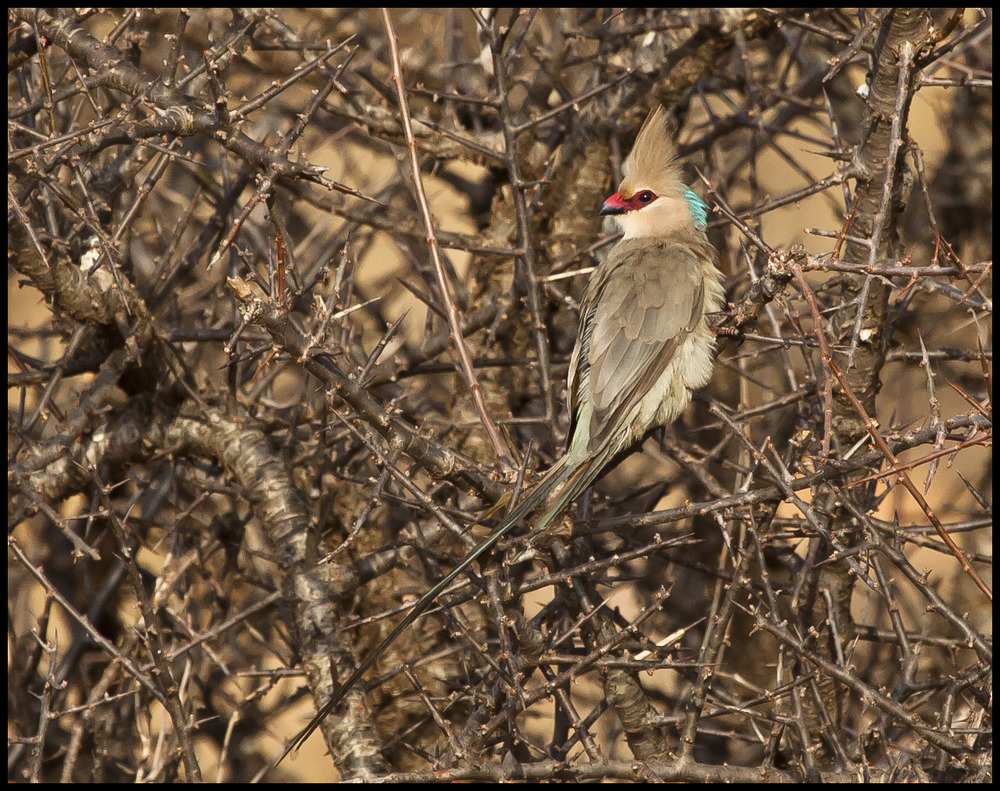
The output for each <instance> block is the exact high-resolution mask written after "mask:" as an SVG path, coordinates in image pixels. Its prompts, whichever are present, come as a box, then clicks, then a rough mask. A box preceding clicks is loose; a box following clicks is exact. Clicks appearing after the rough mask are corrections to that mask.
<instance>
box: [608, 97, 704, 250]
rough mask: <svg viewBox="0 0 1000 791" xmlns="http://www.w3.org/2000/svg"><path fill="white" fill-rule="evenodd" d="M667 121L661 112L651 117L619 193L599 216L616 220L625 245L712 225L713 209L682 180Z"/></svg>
mask: <svg viewBox="0 0 1000 791" xmlns="http://www.w3.org/2000/svg"><path fill="white" fill-rule="evenodd" d="M665 116H666V111H665V110H664V109H663V107H662V106H660V107H657V108H656V109H655V110H653V111H652V112H651V113H650V114H649V115H648V116H647V117H646V120H645V122H644V123H643V125H642V129H640V130H639V135H638V136H637V137H636V139H635V145H634V146H633V147H632V152H631V153H630V154H629V155H628V158H627V159H626V160H625V165H624V167H623V170H624V173H625V178H623V179H622V181H621V184H619V185H618V192H616V193H615V194H614V195H612V196H611V197H610V198H608V199H607V200H606V201H604V205H602V206H601V210H600V212H598V214H599V215H600V216H602V217H604V216H608V215H611V216H613V217H614V218H615V220H616V221H617V222H618V225H619V226H621V229H622V231H624V234H625V236H624V238H626V239H635V238H648V237H662V236H672V235H675V234H677V233H683V232H687V233H691V232H692V231H694V230H698V231H699V232H704V230H705V227H706V225H707V224H708V207H707V206H706V205H705V203H704V201H702V199H701V198H699V197H698V196H697V195H696V194H695V192H694V191H693V190H692V189H691V188H690V187H688V186H686V185H685V184H684V181H683V179H682V173H681V168H680V165H679V164H678V163H677V160H676V150H675V148H674V142H673V140H672V139H671V138H670V135H669V134H668V133H667V129H666V126H665V124H664V120H665Z"/></svg>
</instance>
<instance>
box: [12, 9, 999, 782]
mask: <svg viewBox="0 0 1000 791" xmlns="http://www.w3.org/2000/svg"><path fill="white" fill-rule="evenodd" d="M8 29H9V31H10V32H9V34H8V776H9V778H10V779H13V780H17V781H25V780H37V781H58V780H63V781H74V782H75V781H82V782H95V781H97V782H102V781H103V782H122V781H126V782H127V781H137V780H146V781H161V782H162V781H175V780H185V781H192V780H199V779H202V780H212V781H236V782H244V781H249V780H253V779H262V778H266V779H272V780H286V781H288V780H313V781H315V780H321V779H336V778H343V779H374V778H390V779H391V778H394V779H406V780H409V781H425V780H427V781H429V780H440V779H456V780H458V779H486V780H512V779H528V778H530V779H538V780H544V779H565V780H573V779H576V780H597V779H656V778H660V779H676V780H729V781H741V780H758V781H759V780H766V781H771V780H773V781H777V780H810V781H812V780H820V779H822V780H862V779H865V780H882V781H887V780H933V781H982V780H985V779H988V778H989V777H990V776H991V775H992V763H991V758H992V752H991V738H990V733H991V726H990V725H989V716H991V715H989V711H990V710H991V707H992V674H991V656H992V654H991V652H992V607H991V603H992V596H991V593H990V591H991V589H992V575H991V570H992V554H991V550H992V378H991V372H992V92H991V89H992V77H990V74H992V15H991V12H990V11H988V10H986V11H981V10H971V9H969V10H948V9H944V10H933V11H932V10H928V9H915V10H909V11H878V12H876V11H850V12H848V11H839V10H816V11H795V12H774V11H764V10H739V11H715V10H706V9H695V10H618V11H614V10H611V9H544V10H525V9H521V10H492V9H463V10H459V9H450V10H433V9H394V10H392V11H390V12H389V13H388V15H383V14H382V13H381V12H379V11H378V10H373V9H338V10H331V9H320V10H295V9H280V10H272V11H233V10H225V9H199V10H187V11H185V10H177V9H169V10H152V9H131V10H126V9H118V10H106V11H98V10H95V9H83V10H78V11H68V10H63V11H55V10H42V9H20V10H18V9H15V10H12V11H11V12H10V13H9V18H8ZM400 89H402V90H404V91H405V99H406V101H405V104H401V102H400ZM659 104H662V105H663V106H664V107H665V108H666V109H667V111H668V116H669V121H670V124H671V128H672V129H673V130H674V132H675V134H676V138H677V141H678V150H679V154H680V156H681V158H682V159H683V160H684V162H685V168H686V172H687V175H688V180H689V183H690V184H691V185H692V187H693V189H694V190H695V191H696V192H697V193H698V194H699V195H701V196H702V197H704V199H705V200H706V202H707V203H708V205H709V206H710V207H711V209H712V211H711V214H710V217H709V222H710V225H709V235H710V238H711V240H712V242H713V244H714V245H715V246H716V248H717V249H718V251H719V258H720V268H721V269H722V270H723V271H724V273H725V275H726V285H727V294H728V299H729V301H730V303H731V311H730V315H728V316H719V317H718V322H719V323H720V324H723V323H728V325H729V326H738V327H739V329H740V330H741V332H740V334H739V335H738V336H730V335H723V336H721V337H720V341H719V353H718V362H717V365H716V369H715V375H714V377H713V380H712V382H711V383H710V384H709V385H708V386H707V387H706V388H705V389H704V391H703V392H702V393H700V394H699V395H698V396H697V397H696V399H695V401H694V403H692V405H691V407H690V408H689V409H688V412H687V413H686V414H685V416H684V418H683V419H682V420H680V421H678V422H677V423H676V424H675V425H674V426H673V427H671V428H669V429H667V430H664V431H659V432H656V433H654V434H653V435H652V436H650V437H648V438H647V439H646V441H645V442H644V443H642V445H641V447H637V448H635V449H634V452H633V453H631V454H630V455H628V456H627V457H626V458H623V459H621V460H619V463H617V464H616V465H614V466H613V469H611V470H609V472H608V473H607V474H606V475H605V476H604V477H603V479H602V480H601V481H599V482H598V484H597V485H596V486H595V487H594V489H593V491H592V492H591V493H590V495H589V496H588V497H587V498H584V502H581V503H579V504H578V505H577V507H575V508H574V509H573V510H572V511H571V512H570V513H568V514H566V515H565V517H564V518H563V520H562V521H561V523H559V524H556V525H554V526H553V528H552V529H551V530H550V531H547V533H546V535H545V536H543V537H541V538H539V540H538V541H536V542H535V543H534V544H533V545H532V550H531V551H530V552H529V553H528V555H527V556H525V555H524V549H525V540H524V536H523V535H521V536H518V537H515V538H514V539H511V540H510V541H507V542H505V543H503V544H502V545H501V547H500V548H499V549H498V550H497V551H495V552H494V553H493V554H492V555H491V556H490V558H489V559H487V560H486V561H484V562H483V563H481V564H479V567H478V568H477V570H475V571H473V572H470V573H469V574H468V575H467V576H466V577H465V578H463V580H462V581H461V582H460V583H456V585H455V586H453V588H452V590H451V591H449V592H448V593H447V594H446V595H445V596H443V597H441V598H440V599H439V600H438V604H439V606H437V607H435V608H434V609H433V610H432V611H431V612H430V613H428V614H427V615H426V616H425V617H424V618H423V619H421V620H420V621H419V622H418V623H417V624H415V625H414V627H412V628H411V629H410V630H409V631H408V632H407V633H406V634H405V635H404V636H403V638H402V639H401V640H400V641H399V642H398V643H397V644H396V645H395V646H394V647H393V648H392V649H391V650H390V651H389V652H388V653H387V654H386V655H385V657H384V658H383V659H382V660H381V661H380V662H379V663H378V664H377V665H376V668H375V669H374V670H373V671H372V672H371V673H370V674H369V675H368V676H367V678H366V681H365V683H364V684H363V685H362V686H360V687H359V688H358V689H357V691H356V692H354V693H352V694H351V695H350V696H349V698H348V700H347V701H346V702H345V704H343V705H342V706H341V707H340V708H338V710H337V711H336V712H335V713H334V714H333V715H332V716H331V717H329V718H328V720H327V721H326V723H324V727H323V728H322V730H321V732H317V733H316V734H314V735H313V737H312V738H311V739H310V740H309V741H308V742H307V743H306V744H305V745H304V746H303V748H302V749H301V750H300V751H299V752H298V753H296V754H294V755H293V756H292V757H291V758H289V759H286V760H285V761H284V762H283V763H282V764H281V765H280V767H278V768H277V769H273V768H272V767H273V762H274V760H275V759H276V758H277V756H278V755H279V754H280V752H281V750H282V749H283V748H284V745H285V744H286V742H287V740H288V739H290V738H291V737H292V736H293V735H294V734H295V733H296V732H297V731H298V730H299V729H300V728H301V727H302V726H303V725H304V724H305V723H306V722H307V721H308V719H309V718H310V717H311V716H312V714H313V713H314V712H315V710H316V708H317V707H318V706H319V705H322V703H323V702H324V701H325V700H327V699H328V698H329V696H330V694H331V692H332V691H333V690H334V689H335V688H336V684H337V679H340V680H343V679H344V678H346V676H347V675H348V674H349V673H350V670H351V668H352V667H353V666H354V665H356V663H357V662H358V661H359V660H360V659H361V658H363V657H364V656H365V655H366V654H367V652H368V651H369V650H370V649H371V648H372V647H374V645H376V644H377V642H378V641H379V639H380V637H381V636H384V635H385V634H386V633H387V632H388V630H389V629H391V627H392V625H393V623H395V622H396V620H397V619H398V617H401V616H400V613H401V612H403V608H404V607H405V605H406V603H407V602H410V601H412V600H413V599H415V598H416V597H417V596H419V594H420V593H421V592H422V591H424V590H426V589H427V588H428V587H429V586H430V585H432V584H433V583H434V581H435V580H437V579H439V578H440V577H441V576H442V575H443V574H444V573H446V572H447V570H448V569H449V568H451V567H452V566H453V565H454V563H456V562H458V561H459V560H460V559H461V558H462V557H463V555H464V554H465V553H466V552H467V550H468V548H469V547H470V546H471V545H472V544H473V543H474V542H475V540H476V539H477V538H478V537H481V536H482V535H485V532H486V531H487V530H488V527H487V526H486V525H485V524H483V523H484V522H488V521H489V519H490V518H491V517H492V516H493V515H494V514H492V513H491V512H490V510H489V509H490V508H491V507H493V506H495V505H496V504H497V503H500V504H503V503H504V502H505V501H506V498H509V497H510V496H512V495H516V493H517V492H519V491H521V489H522V488H523V487H524V486H529V485H530V484H531V482H532V481H533V480H535V479H536V478H537V476H538V475H539V473H540V472H541V471H543V470H544V469H545V468H546V467H547V466H548V465H549V464H551V463H552V461H553V460H554V459H556V458H557V457H558V456H559V454H560V453H561V450H562V441H563V438H564V436H565V432H566V430H567V426H568V421H569V416H568V414H567V411H566V407H565V392H564V383H565V379H566V369H567V365H568V361H569V360H568V358H569V354H570V351H571V350H572V348H573V343H574V341H575V335H576V330H577V321H578V315H577V308H578V304H579V299H580V297H581V294H582V292H583V289H584V288H585V285H586V282H587V275H588V273H589V272H590V270H591V268H592V267H593V266H594V265H595V263H596V262H597V261H599V260H600V259H601V257H602V256H603V255H604V254H605V253H606V250H607V249H608V248H609V246H610V245H612V244H613V243H614V241H615V231H614V228H613V226H611V225H602V223H601V221H600V219H599V218H598V217H597V211H598V209H599V208H600V205H601V202H602V201H603V200H604V198H606V197H607V196H608V195H609V194H610V193H611V192H613V191H614V190H615V187H616V185H617V183H618V180H619V179H620V177H621V163H622V161H623V159H624V157H625V156H626V155H627V153H628V151H629V149H630V147H631V144H632V141H633V140H634V138H635V134H636V132H637V131H638V128H639V126H640V124H641V122H642V120H643V119H644V118H645V117H646V115H647V113H648V112H649V111H650V110H651V109H653V108H655V107H656V106H657V105H659ZM414 161H415V162H416V163H417V169H416V171H415V170H414V168H413V163H414ZM449 317H451V318H452V319H453V321H455V322H457V327H458V328H460V329H459V331H457V332H456V327H455V326H451V325H450V322H449ZM463 359H464V360H466V361H467V362H468V365H463V364H462V361H463ZM477 392H478V393H479V394H481V397H482V398H481V401H479V402H478V403H477V400H476V398H474V393H477ZM491 426H496V427H497V430H496V433H495V434H494V435H492V439H491V433H490V427H491Z"/></svg>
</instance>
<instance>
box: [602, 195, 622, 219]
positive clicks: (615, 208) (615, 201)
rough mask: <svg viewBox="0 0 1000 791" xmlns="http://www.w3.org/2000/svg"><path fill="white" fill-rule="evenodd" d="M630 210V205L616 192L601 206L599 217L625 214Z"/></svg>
mask: <svg viewBox="0 0 1000 791" xmlns="http://www.w3.org/2000/svg"><path fill="white" fill-rule="evenodd" d="M628 210H629V204H628V203H626V201H625V199H624V198H622V194H621V193H620V192H616V193H615V194H614V195H612V196H611V197H610V198H608V199H607V200H606V201H604V203H603V204H602V205H601V210H600V211H599V212H597V216H598V217H605V216H607V215H609V214H624V213H625V212H627V211H628Z"/></svg>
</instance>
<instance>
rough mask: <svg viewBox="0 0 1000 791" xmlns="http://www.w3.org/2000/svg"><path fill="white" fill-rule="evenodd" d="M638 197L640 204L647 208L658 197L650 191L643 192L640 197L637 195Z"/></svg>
mask: <svg viewBox="0 0 1000 791" xmlns="http://www.w3.org/2000/svg"><path fill="white" fill-rule="evenodd" d="M636 197H637V198H638V199H639V203H641V204H643V205H644V206H645V205H646V204H647V203H649V202H651V201H652V200H653V198H655V197H656V195H655V194H653V193H652V192H650V191H649V190H643V191H642V192H640V193H639V194H638V195H636Z"/></svg>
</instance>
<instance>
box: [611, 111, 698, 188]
mask: <svg viewBox="0 0 1000 791" xmlns="http://www.w3.org/2000/svg"><path fill="white" fill-rule="evenodd" d="M666 116H667V112H666V110H664V109H663V105H660V106H659V107H656V108H654V109H653V110H652V111H651V112H650V114H649V115H647V116H646V120H645V121H644V122H643V124H642V128H641V129H640V130H639V134H638V136H637V137H636V139H635V145H634V146H632V152H631V153H630V154H629V155H628V157H627V158H626V160H625V165H624V166H623V168H622V170H623V171H624V173H625V178H623V179H622V183H621V187H620V188H619V191H620V192H621V194H622V195H623V196H625V197H631V196H632V195H633V194H634V193H635V192H637V191H638V190H641V189H651V190H652V191H653V192H655V193H656V194H657V195H673V194H677V193H678V192H679V191H680V189H681V188H682V187H683V181H682V175H683V174H682V172H681V168H680V165H679V164H678V163H677V159H676V155H677V149H676V147H675V146H674V141H673V139H672V138H671V136H670V134H669V133H668V132H667V126H666Z"/></svg>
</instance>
